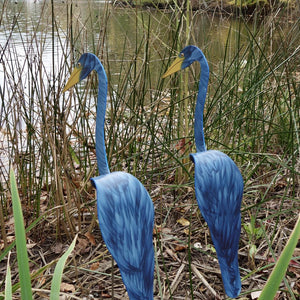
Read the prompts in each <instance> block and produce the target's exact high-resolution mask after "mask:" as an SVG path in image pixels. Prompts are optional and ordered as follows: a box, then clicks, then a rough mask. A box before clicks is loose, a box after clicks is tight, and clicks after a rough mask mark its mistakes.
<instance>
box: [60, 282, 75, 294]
mask: <svg viewBox="0 0 300 300" xmlns="http://www.w3.org/2000/svg"><path fill="white" fill-rule="evenodd" d="M60 290H61V291H62V292H71V293H75V287H74V285H73V284H69V283H65V282H62V283H61V285H60Z"/></svg>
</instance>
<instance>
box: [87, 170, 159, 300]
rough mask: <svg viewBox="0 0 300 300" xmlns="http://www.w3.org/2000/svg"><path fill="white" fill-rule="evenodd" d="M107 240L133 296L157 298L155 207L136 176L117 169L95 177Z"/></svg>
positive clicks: (148, 299) (102, 226) (100, 221)
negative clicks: (154, 275)
mask: <svg viewBox="0 0 300 300" xmlns="http://www.w3.org/2000/svg"><path fill="white" fill-rule="evenodd" d="M92 182H93V183H94V185H95V187H96V190H97V209H98V219H99V225H100V229H101V233H102V236H103V239H104V241H105V244H106V246H107V248H108V250H109V252H110V253H111V254H112V256H113V257H114V259H115V260H116V262H117V264H118V267H119V269H120V272H121V275H122V279H123V282H124V284H125V286H126V289H127V292H128V295H129V298H130V300H138V299H139V300H141V299H144V300H150V299H153V272H154V250H153V244H152V233H153V225H154V207H153V203H152V200H151V198H150V196H149V194H148V192H147V191H146V189H145V187H144V186H143V185H142V184H141V183H140V182H139V180H138V179H136V178H135V177H134V176H132V175H130V174H128V173H124V172H113V173H110V174H107V175H103V176H99V177H96V178H92Z"/></svg>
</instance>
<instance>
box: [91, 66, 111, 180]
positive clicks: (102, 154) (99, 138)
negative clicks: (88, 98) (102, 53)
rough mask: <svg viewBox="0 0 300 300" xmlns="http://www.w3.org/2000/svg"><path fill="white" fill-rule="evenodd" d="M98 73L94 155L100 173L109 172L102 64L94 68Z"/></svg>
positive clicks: (105, 95)
mask: <svg viewBox="0 0 300 300" xmlns="http://www.w3.org/2000/svg"><path fill="white" fill-rule="evenodd" d="M95 70H96V72H97V74H98V100H97V116H96V156H97V164H98V170H99V174H100V175H105V174H109V173H110V171H109V167H108V163H107V156H106V149H105V139H104V120H105V111H106V97H107V77H106V74H105V71H104V69H103V67H102V65H100V64H99V65H98V66H97V67H96V68H95Z"/></svg>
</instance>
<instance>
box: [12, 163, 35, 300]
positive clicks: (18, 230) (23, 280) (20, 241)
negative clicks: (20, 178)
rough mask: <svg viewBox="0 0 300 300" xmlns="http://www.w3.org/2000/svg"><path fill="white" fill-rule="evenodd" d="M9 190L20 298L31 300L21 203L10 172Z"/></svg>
mask: <svg viewBox="0 0 300 300" xmlns="http://www.w3.org/2000/svg"><path fill="white" fill-rule="evenodd" d="M10 188H11V197H12V204H13V214H14V220H15V237H16V248H17V259H18V268H19V277H20V286H21V297H22V299H32V291H31V278H30V271H29V262H28V254H27V247H26V244H27V243H26V235H25V228H24V219H23V213H22V207H21V202H20V198H19V194H18V189H17V182H16V178H15V173H14V171H13V170H12V169H11V170H10Z"/></svg>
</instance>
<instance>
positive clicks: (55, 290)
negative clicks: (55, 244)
mask: <svg viewBox="0 0 300 300" xmlns="http://www.w3.org/2000/svg"><path fill="white" fill-rule="evenodd" d="M76 240H77V235H76V236H75V238H74V240H73V242H72V244H71V245H70V247H69V248H68V250H67V251H66V252H65V254H64V255H63V256H62V257H61V258H60V259H59V261H58V262H57V265H56V267H55V270H54V274H53V278H52V282H51V293H50V300H56V299H59V292H60V284H61V278H62V274H63V270H64V267H65V263H66V260H67V258H68V257H69V255H70V254H71V252H72V251H73V249H74V247H75V243H76Z"/></svg>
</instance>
